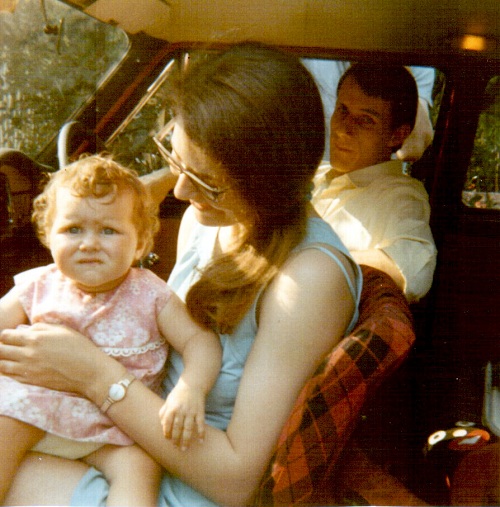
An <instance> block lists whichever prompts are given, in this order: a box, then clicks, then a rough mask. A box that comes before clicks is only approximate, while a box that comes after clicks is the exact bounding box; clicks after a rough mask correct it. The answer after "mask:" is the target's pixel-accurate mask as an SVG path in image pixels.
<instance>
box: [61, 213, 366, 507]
mask: <svg viewBox="0 0 500 507" xmlns="http://www.w3.org/2000/svg"><path fill="white" fill-rule="evenodd" d="M190 211H191V210H189V209H188V211H187V213H189V212H190ZM217 233H218V228H217V227H206V226H203V225H201V224H196V226H195V227H194V228H193V231H192V236H191V238H190V239H189V241H188V244H189V245H190V247H189V248H188V249H187V251H186V252H185V254H184V256H183V257H182V259H179V260H178V262H177V264H176V266H175V267H174V269H173V271H172V274H171V275H170V279H169V285H170V286H171V287H172V289H173V290H174V291H175V292H176V293H177V294H178V295H179V297H181V298H183V299H184V298H185V295H186V293H187V291H188V290H189V287H190V286H191V285H192V284H193V283H194V282H195V281H196V280H197V279H198V276H199V269H200V268H203V266H205V265H206V264H207V263H208V262H209V261H210V258H211V256H212V251H213V247H214V245H215V241H216V238H217ZM321 244H323V245H325V244H326V245H331V246H333V247H335V248H336V249H338V250H339V251H341V252H342V253H344V255H346V257H348V258H350V255H349V253H348V252H347V250H346V248H345V247H344V246H343V244H342V243H341V241H340V240H339V238H338V237H337V235H336V234H335V232H333V230H332V228H331V227H330V226H329V225H328V224H327V223H326V222H324V221H323V220H321V219H319V218H311V219H309V223H308V230H307V235H306V237H305V238H304V240H303V241H302V243H301V244H300V245H298V246H297V247H296V249H295V250H296V251H299V250H303V249H306V248H315V249H319V250H321V251H323V252H324V253H325V254H326V255H328V256H329V257H331V258H332V259H333V261H334V262H336V263H337V264H338V265H339V266H340V268H341V269H342V271H343V272H344V274H345V276H346V279H347V282H348V284H349V288H350V290H351V293H352V296H353V299H354V300H355V301H356V311H355V314H354V315H353V318H352V320H351V322H350V324H349V327H348V329H347V331H346V334H348V333H349V332H350V331H351V330H352V329H353V327H354V325H355V324H356V321H357V319H358V304H359V297H360V293H361V286H362V275H361V270H360V269H359V266H357V265H356V264H355V263H354V261H353V262H352V264H353V268H354V273H355V280H351V278H350V277H349V276H348V275H347V272H346V270H345V268H344V266H343V264H342V263H341V262H340V261H339V259H338V258H337V257H336V256H335V255H333V254H332V253H331V252H330V251H329V250H328V249H327V248H324V247H323V246H321ZM257 299H258V298H257ZM257 299H256V301H255V302H254V305H253V306H252V308H251V309H250V310H249V312H248V313H247V314H246V316H245V317H244V318H243V320H242V321H241V323H240V324H239V325H238V328H237V329H236V330H235V332H234V333H233V334H232V335H221V336H220V339H221V343H222V348H223V357H222V368H221V372H220V374H219V377H218V379H217V382H216V383H215V385H214V387H213V389H212V391H211V392H210V394H209V395H208V397H207V404H206V421H207V423H208V424H211V425H212V426H215V427H216V428H219V429H221V430H225V429H226V428H227V426H228V424H229V421H230V419H231V415H232V411H233V407H234V403H235V399H236V393H237V391H238V386H239V383H240V379H241V375H242V373H243V368H244V366H245V361H246V358H247V356H248V353H249V351H250V348H251V346H252V343H253V340H254V338H255V335H256V333H257V322H256V305H257ZM182 368H183V366H182V359H181V357H180V356H179V354H177V353H176V352H175V351H172V352H171V354H169V361H168V370H167V371H168V373H167V377H166V379H165V382H164V387H165V392H169V391H170V389H171V388H172V387H173V386H174V385H175V384H176V382H177V379H178V378H179V375H180V373H181V371H182ZM107 491H108V486H107V483H106V481H105V479H104V477H103V476H102V475H101V474H100V473H99V472H97V471H96V470H94V469H91V470H90V471H89V472H88V473H87V474H86V475H85V477H84V478H83V479H82V481H81V482H80V484H79V485H78V487H77V488H76V490H75V492H74V494H73V498H72V503H71V505H80V506H82V505H86V506H89V505H92V506H101V505H103V506H104V505H105V502H106V497H107ZM158 506H161V507H186V506H189V507H201V506H203V507H208V506H212V507H217V506H216V504H214V503H213V502H211V501H210V500H209V499H208V498H206V497H205V496H203V495H201V494H199V493H198V492H196V491H195V490H193V489H192V488H191V487H189V486H187V485H186V484H185V483H183V482H182V481H180V480H179V479H177V478H175V477H173V476H172V475H170V474H169V473H168V472H165V475H164V477H163V481H162V485H161V489H160V495H159V499H158Z"/></svg>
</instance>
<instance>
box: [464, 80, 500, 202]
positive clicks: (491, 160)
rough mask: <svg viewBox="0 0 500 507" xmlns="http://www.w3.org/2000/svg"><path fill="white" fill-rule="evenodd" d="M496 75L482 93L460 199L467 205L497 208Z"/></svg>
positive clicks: (499, 137)
mask: <svg viewBox="0 0 500 507" xmlns="http://www.w3.org/2000/svg"><path fill="white" fill-rule="evenodd" d="M499 172H500V76H495V77H493V78H492V79H491V80H490V82H489V83H488V86H487V87H486V92H485V95H484V103H483V110H482V113H481V115H480V116H479V122H478V126H477V131H476V138H475V140H474V148H473V151H472V156H471V160H470V164H469V170H468V172H467V179H466V181H465V187H464V190H463V192H462V200H463V202H464V204H465V205H467V206H469V207H471V208H490V209H491V208H494V209H500V175H499Z"/></svg>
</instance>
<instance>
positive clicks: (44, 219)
mask: <svg viewBox="0 0 500 507" xmlns="http://www.w3.org/2000/svg"><path fill="white" fill-rule="evenodd" d="M33 220H34V222H35V224H36V226H37V231H38V235H39V238H40V240H41V242H42V243H43V244H44V245H45V246H47V247H48V248H49V249H50V251H51V254H52V258H53V260H54V264H50V265H48V266H43V267H40V268H35V269H33V270H30V271H27V272H25V273H21V274H19V275H17V276H16V277H15V286H14V288H13V289H12V290H11V291H10V292H9V293H7V294H6V295H5V296H4V297H3V298H2V299H0V331H1V330H3V329H8V328H9V329H12V328H14V327H17V326H20V325H36V324H37V323H49V324H59V325H65V326H68V327H71V328H73V329H76V330H77V331H79V332H80V333H82V334H84V335H85V336H87V337H88V338H89V339H90V340H92V342H93V343H94V344H95V345H96V346H97V347H99V349H100V350H101V351H103V352H104V353H106V354H109V355H112V356H114V357H116V358H117V359H118V360H120V361H121V362H122V364H123V365H124V366H125V367H126V368H127V370H128V372H129V373H128V375H127V376H126V377H125V378H124V379H122V380H121V381H120V382H118V383H117V384H114V385H113V386H112V388H111V389H110V396H109V397H108V399H107V400H106V401H105V402H104V404H103V405H102V406H101V407H100V408H99V407H97V406H95V405H94V404H92V403H91V402H90V401H88V400H86V399H82V398H80V397H77V396H75V395H73V394H71V393H61V392H58V391H52V390H49V389H45V388H41V387H38V386H34V385H28V384H22V383H20V382H18V381H16V380H13V379H10V378H8V377H4V376H0V456H4V457H5V456H9V458H8V459H1V460H0V503H2V501H3V500H4V498H5V496H6V494H7V492H8V490H9V487H10V485H11V482H12V480H13V477H14V476H15V474H16V472H17V468H18V466H19V464H20V463H21V461H22V459H23V457H24V455H25V453H26V452H27V451H29V450H36V451H38V452H44V453H48V454H54V455H57V456H62V457H66V458H69V459H83V461H85V462H87V463H88V464H90V465H93V466H96V467H97V468H99V469H100V470H101V471H102V472H103V473H104V475H105V476H106V478H107V480H108V481H109V483H110V493H109V497H108V500H107V505H135V506H137V505H141V506H146V505H155V506H156V501H157V493H158V488H159V482H160V480H161V469H160V467H159V466H158V465H157V464H156V463H155V462H154V460H153V459H152V458H151V457H150V456H149V455H147V454H146V453H145V452H144V451H143V450H142V449H141V448H140V447H138V446H137V445H135V444H134V443H133V441H132V440H131V439H130V438H129V437H128V436H127V435H126V434H124V433H123V432H122V431H121V430H119V429H118V428H117V427H116V426H114V425H113V423H112V421H111V420H110V419H109V417H107V416H106V412H107V410H108V409H109V408H110V407H111V406H112V404H113V403H116V402H119V401H120V400H121V399H123V398H124V397H125V396H126V392H127V389H128V387H129V385H130V384H131V383H132V382H134V381H136V379H137V380H139V381H141V382H143V383H145V384H146V385H148V386H149V387H150V388H151V389H153V390H155V391H157V392H159V389H160V384H161V381H162V377H163V373H164V368H165V361H166V358H167V349H168V345H171V346H172V347H174V348H175V349H176V350H177V351H179V353H181V354H182V355H183V360H184V365H185V369H184V372H183V374H182V376H181V378H180V381H179V383H178V384H177V386H176V387H175V388H174V389H173V390H172V392H171V393H170V394H169V396H168V397H167V399H166V401H165V404H164V406H163V407H162V409H161V411H160V419H159V421H158V424H161V425H162V426H163V432H164V434H165V435H167V436H169V437H172V435H173V436H174V438H175V439H176V441H178V442H179V443H180V444H181V445H182V446H183V447H185V446H187V445H188V444H189V442H190V440H191V438H193V437H194V436H196V434H197V436H198V437H199V438H200V439H202V438H203V436H204V417H205V411H204V407H205V397H206V395H207V393H208V392H209V390H210V389H211V387H212V385H213V383H214V382H215V379H216V378H217V375H218V373H219V369H220V364H221V347H220V342H219V338H218V336H217V335H216V334H215V333H213V332H211V331H209V330H207V329H203V328H201V327H199V326H198V325H197V324H196V323H195V322H194V321H193V320H192V319H191V317H190V315H189V314H188V312H187V310H186V308H185V306H184V303H183V302H182V301H181V300H180V299H179V298H178V297H177V296H176V295H175V294H174V293H173V291H172V290H171V289H170V288H169V287H168V286H167V284H166V283H165V282H164V281H163V280H161V279H160V278H158V277H157V276H156V275H155V274H153V273H152V272H151V271H149V270H146V269H140V268H135V267H132V266H133V265H135V264H136V263H137V262H138V261H139V260H140V259H141V258H142V257H143V256H144V255H145V254H147V253H149V251H150V248H151V247H152V244H153V238H154V235H155V233H156V232H157V230H158V227H159V220H158V217H157V207H156V206H155V205H154V204H153V202H152V200H151V199H150V197H149V195H148V193H147V191H146V189H145V188H144V186H143V185H142V183H141V181H140V180H139V178H138V177H137V175H136V174H135V173H134V172H132V171H130V170H128V169H126V168H124V167H122V166H120V165H119V164H118V163H116V162H114V161H113V160H111V159H110V158H106V157H102V156H90V157H87V158H83V159H81V160H79V161H77V162H74V163H73V164H71V165H69V166H68V167H66V168H65V169H63V170H60V171H58V172H56V173H54V174H52V175H51V178H50V180H49V182H48V184H47V186H46V187H45V189H44V191H43V192H42V194H40V195H39V196H38V197H37V198H36V200H35V202H34V213H33ZM167 344H168V345H167ZM176 416H177V419H180V421H183V426H181V428H180V432H179V430H178V428H177V427H176V429H175V431H174V429H173V424H174V419H176ZM193 427H194V430H192V428H193Z"/></svg>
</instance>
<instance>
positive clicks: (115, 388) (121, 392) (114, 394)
mask: <svg viewBox="0 0 500 507" xmlns="http://www.w3.org/2000/svg"><path fill="white" fill-rule="evenodd" d="M109 397H110V398H111V399H112V400H113V401H120V400H122V399H123V398H124V397H125V388H124V387H123V386H122V385H121V384H113V385H112V386H111V387H110V388H109Z"/></svg>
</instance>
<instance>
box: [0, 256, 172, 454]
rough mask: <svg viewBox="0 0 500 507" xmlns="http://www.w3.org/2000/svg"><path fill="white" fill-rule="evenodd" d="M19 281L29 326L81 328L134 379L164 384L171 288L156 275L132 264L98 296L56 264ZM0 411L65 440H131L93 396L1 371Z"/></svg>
mask: <svg viewBox="0 0 500 507" xmlns="http://www.w3.org/2000/svg"><path fill="white" fill-rule="evenodd" d="M15 283H16V285H17V286H18V287H20V288H21V296H20V301H21V304H22V305H23V307H24V309H25V312H26V315H27V316H28V318H29V320H30V322H31V323H32V324H35V323H37V322H46V323H51V324H63V325H65V326H68V327H71V328H73V329H75V330H77V331H79V332H80V333H82V334H84V335H85V336H87V337H89V339H90V340H92V341H93V342H94V343H95V344H96V345H97V346H98V347H100V348H101V350H103V351H104V352H105V353H106V354H108V355H110V356H113V357H115V358H116V359H117V360H119V361H120V362H121V363H122V364H123V365H124V366H125V367H126V368H127V369H128V370H129V371H130V372H131V373H133V374H134V375H135V376H136V377H137V379H139V380H140V381H142V382H143V383H144V384H146V385H148V386H149V387H151V388H152V389H159V387H160V383H161V381H162V379H163V373H164V367H165V361H166V358H167V352H168V346H167V343H166V341H165V339H164V338H163V337H162V336H161V335H160V332H159V330H158V326H157V324H156V320H157V316H158V314H159V313H160V311H161V310H162V309H163V308H164V306H165V305H166V303H167V301H168V300H169V298H170V296H171V294H172V291H171V289H170V288H169V287H168V286H167V284H166V283H165V282H164V281H163V280H161V279H160V278H158V277H157V276H156V275H155V274H154V273H152V272H151V271H148V270H146V269H136V268H133V269H131V270H130V273H129V275H128V276H127V278H126V279H125V280H124V282H123V283H122V284H121V285H120V286H119V287H117V288H116V289H114V290H112V291H110V292H106V293H101V294H96V295H91V294H88V293H85V292H82V291H80V290H79V289H77V288H76V287H75V285H74V284H73V283H72V282H71V280H69V279H68V278H66V277H65V276H64V275H63V274H62V273H61V272H60V271H59V270H58V269H57V268H56V266H55V265H53V264H51V265H49V266H44V267H42V268H36V269H33V270H30V271H26V272H24V273H21V274H19V275H17V276H16V277H15ZM0 415H4V416H9V417H12V418H14V419H18V420H21V421H24V422H26V423H28V424H31V425H33V426H36V427H38V428H40V429H42V430H44V431H46V432H48V433H51V434H53V435H56V436H60V437H63V438H66V439H71V440H77V441H82V442H96V443H103V444H104V443H111V444H115V445H130V444H131V443H132V440H131V439H130V438H129V437H128V436H127V435H125V433H123V432H122V431H121V430H119V429H118V428H117V427H116V426H114V424H113V422H112V421H111V419H109V418H108V417H107V416H106V415H104V414H102V413H101V412H100V411H99V408H98V407H96V406H95V405H94V404H93V403H91V402H90V401H88V400H86V399H84V398H80V397H78V396H76V395H74V394H72V393H64V392H58V391H53V390H50V389H46V388H42V387H38V386H31V385H27V384H21V383H19V382H17V381H15V380H12V379H10V378H8V377H3V376H0Z"/></svg>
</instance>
